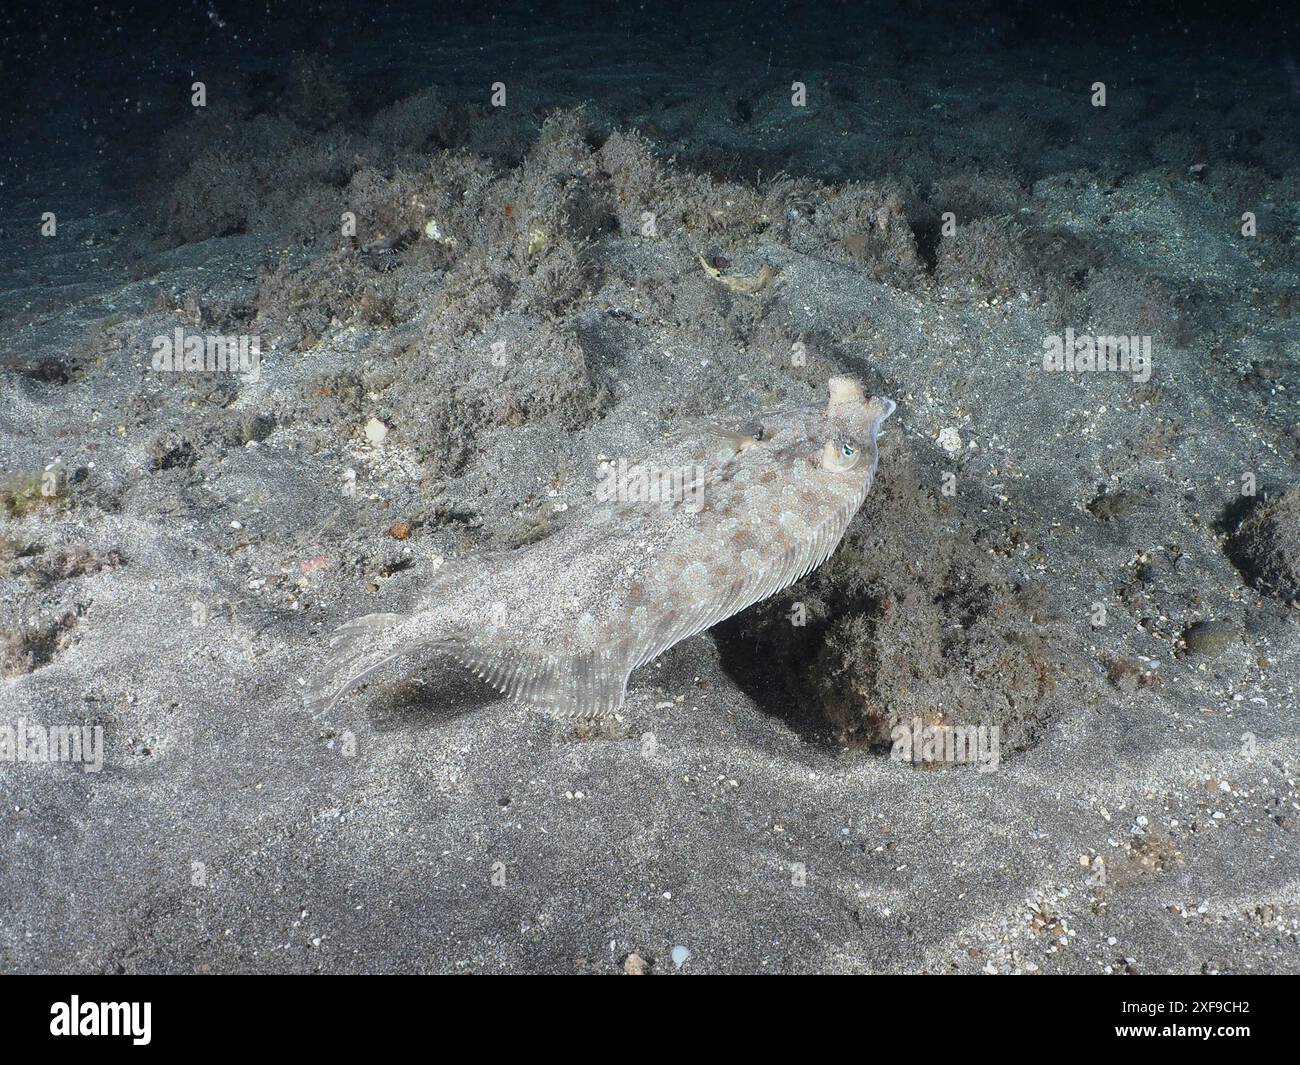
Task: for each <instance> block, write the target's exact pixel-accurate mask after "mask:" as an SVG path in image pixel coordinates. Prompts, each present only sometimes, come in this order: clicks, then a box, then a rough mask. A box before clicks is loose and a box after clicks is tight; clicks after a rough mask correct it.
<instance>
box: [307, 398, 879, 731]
mask: <svg viewBox="0 0 1300 1065" xmlns="http://www.w3.org/2000/svg"><path fill="white" fill-rule="evenodd" d="M893 411H894V403H893V401H892V400H888V399H883V398H881V397H871V398H869V399H868V398H867V397H866V396H865V395H864V394H863V392H862V389H861V386H860V385H858V383H857V382H856V381H853V380H851V379H849V378H832V380H831V382H830V402H829V403H828V404H827V405H826V406H825V407H821V406H809V407H800V408H795V409H792V410H786V411H781V412H775V413H772V414H770V415H760V416H759V418H758V419H757V420H756V421H755V422H752V423H750V424H748V425H747V426H746V430H747V431H746V432H744V433H723V434H720V436H719V439H718V441H717V443H716V446H715V447H713V448H709V449H702V450H700V451H698V452H697V456H698V458H697V461H695V462H691V463H687V464H685V465H682V464H676V465H674V466H672V467H667V468H665V467H657V466H655V465H653V464H652V463H640V464H637V465H636V466H635V467H628V466H627V465H626V464H623V465H622V466H620V467H619V468H618V471H617V476H616V477H612V478H609V479H607V481H606V483H605V484H604V487H606V488H607V489H609V490H608V491H607V492H605V495H606V496H608V505H603V506H598V507H595V508H592V510H591V511H590V513H589V514H588V515H587V516H586V517H585V518H584V520H579V521H575V522H573V523H572V524H570V525H568V526H566V527H564V528H562V529H560V530H558V531H557V532H555V533H554V534H552V535H551V536H548V537H547V538H546V539H544V540H541V541H539V542H537V543H534V544H532V545H529V546H528V547H524V548H520V549H518V550H516V551H508V552H500V553H496V554H491V555H486V556H483V557H481V558H478V559H474V560H469V561H466V562H462V563H460V564H454V565H452V566H451V567H449V569H450V572H449V573H448V575H447V576H446V578H444V579H442V580H440V581H439V582H438V584H437V585H436V587H435V588H434V589H433V590H432V591H431V593H430V594H428V595H427V596H426V597H425V599H424V600H423V602H422V603H421V604H420V606H419V607H418V608H417V609H416V610H415V611H413V612H412V613H410V614H408V615H398V614H371V615H367V616H365V617H362V618H358V619H357V620H355V621H353V622H351V623H349V624H348V625H345V626H344V627H343V628H342V629H340V630H339V632H338V634H337V635H336V636H335V638H334V640H333V641H332V643H331V657H330V659H329V661H328V663H327V666H326V669H325V670H324V671H323V673H322V675H321V677H320V678H319V679H318V681H317V682H316V684H315V685H313V687H312V689H311V692H310V693H309V697H308V702H309V705H312V706H314V707H317V708H328V707H330V706H332V705H333V703H334V702H335V701H336V700H337V699H338V697H339V696H340V695H342V694H343V693H344V692H345V691H347V690H349V689H351V688H352V687H353V686H354V685H355V684H356V683H357V682H358V681H360V680H361V679H362V678H363V677H365V676H366V675H368V674H369V673H371V672H373V671H374V670H375V669H377V668H379V667H380V666H382V665H384V664H385V663H387V662H389V661H391V660H393V659H395V658H397V657H399V656H401V655H404V654H406V653H408V652H410V651H414V650H417V649H425V650H429V651H433V652H438V653H441V654H443V655H445V656H448V657H450V658H452V659H454V660H456V661H458V662H460V663H461V664H462V665H464V666H466V667H468V668H469V669H471V670H473V671H474V672H475V673H476V674H478V675H479V676H481V677H483V678H484V679H486V680H487V681H488V682H489V683H491V684H492V685H493V686H494V687H496V688H497V689H498V690H500V691H502V692H504V693H506V694H508V695H510V696H511V697H512V698H515V699H517V700H520V701H522V702H525V703H528V704H531V705H535V706H539V707H544V708H547V709H551V710H554V711H557V712H560V713H564V714H577V715H584V716H586V715H595V714H600V713H604V712H608V711H611V710H615V709H617V708H618V707H619V706H621V705H622V703H623V700H624V698H625V697H626V693H627V683H628V677H629V675H630V674H631V672H632V671H633V670H634V669H636V668H637V667H638V666H641V665H644V664H645V663H647V662H649V661H651V660H653V659H654V658H656V657H658V656H659V655H660V654H662V653H663V652H664V651H666V650H667V649H668V648H669V647H672V646H673V645H674V644H676V643H679V642H680V641H682V640H684V639H687V638H688V637H690V636H693V635H695V634H696V633H699V632H702V631H704V630H705V629H708V628H710V627H711V626H713V625H715V624H717V623H718V622H719V621H722V620H724V619H725V618H728V617H731V616H732V615H733V614H736V613H739V612H740V611H741V610H744V609H745V608H746V607H748V606H750V605H752V604H754V603H756V602H759V601H760V600H762V599H766V598H767V597H768V596H771V595H773V594H775V593H776V592H778V591H780V590H781V589H783V588H785V587H788V586H789V585H790V584H793V583H794V582H795V581H797V580H799V579H800V578H801V577H803V576H804V575H805V574H807V573H809V572H810V571H811V570H813V569H814V568H816V567H817V566H819V565H821V563H822V562H824V561H825V560H826V559H827V558H829V557H830V555H831V553H832V552H834V550H835V548H836V547H837V546H838V545H839V542H840V540H841V539H842V538H843V536H844V533H845V530H846V529H847V528H848V524H849V522H850V521H851V520H852V518H853V516H854V514H856V513H857V511H858V509H859V507H861V505H862V502H863V500H864V499H865V498H866V496H867V493H868V492H869V491H870V490H871V486H872V483H873V482H874V480H875V475H876V468H877V463H878V453H877V445H876V437H877V433H878V431H879V428H880V425H881V423H882V422H884V421H885V419H886V418H888V417H889V416H890V414H892V413H893ZM676 457H680V456H676ZM610 482H613V483H610Z"/></svg>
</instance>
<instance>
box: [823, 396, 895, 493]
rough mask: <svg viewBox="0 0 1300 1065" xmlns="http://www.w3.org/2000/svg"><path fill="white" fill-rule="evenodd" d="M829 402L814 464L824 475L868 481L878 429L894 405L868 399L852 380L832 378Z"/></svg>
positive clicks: (876, 457)
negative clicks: (838, 475) (841, 475)
mask: <svg viewBox="0 0 1300 1065" xmlns="http://www.w3.org/2000/svg"><path fill="white" fill-rule="evenodd" d="M829 389H830V402H829V403H827V404H826V411H825V414H824V416H823V430H822V432H821V433H818V434H817V436H818V437H819V438H821V441H820V442H821V447H820V450H819V452H818V456H817V465H818V466H819V467H820V468H821V469H822V470H823V471H825V472H827V473H831V474H843V475H845V476H850V477H859V478H865V479H867V480H870V479H872V478H874V477H875V474H876V466H877V464H878V462H879V451H878V449H877V445H876V440H877V437H878V436H879V434H880V426H881V424H882V423H883V422H884V421H885V419H887V418H888V417H889V416H890V415H891V414H893V413H894V411H895V410H896V409H897V406H898V405H897V404H896V403H895V402H894V401H893V400H892V399H887V398H886V397H884V396H871V397H868V396H867V395H866V394H865V393H864V392H863V391H862V385H861V384H860V383H858V382H857V381H855V380H854V379H853V378H852V377H832V378H831V380H830V384H829Z"/></svg>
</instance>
